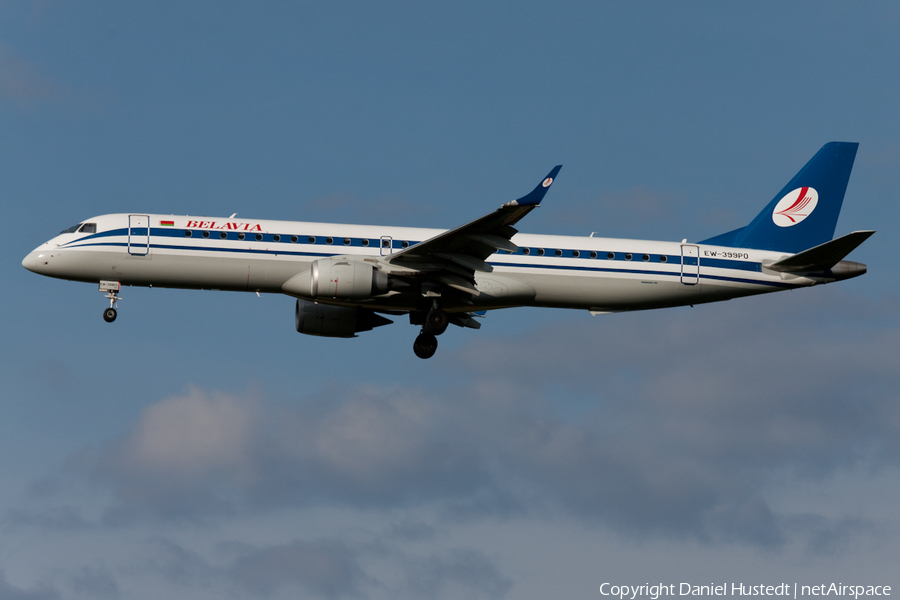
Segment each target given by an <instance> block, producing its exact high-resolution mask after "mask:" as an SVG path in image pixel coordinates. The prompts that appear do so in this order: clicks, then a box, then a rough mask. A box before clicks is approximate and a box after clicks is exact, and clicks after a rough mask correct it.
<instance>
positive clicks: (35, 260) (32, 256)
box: [22, 250, 48, 273]
mask: <svg viewBox="0 0 900 600" xmlns="http://www.w3.org/2000/svg"><path fill="white" fill-rule="evenodd" d="M47 257H48V254H47V252H46V251H43V250H34V251H32V252H29V253H28V256H26V257H25V258H23V259H22V266H23V267H25V268H26V269H28V270H29V271H31V272H32V273H42V272H43V269H44V268H45V267H46V266H47Z"/></svg>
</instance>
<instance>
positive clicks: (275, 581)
mask: <svg viewBox="0 0 900 600" xmlns="http://www.w3.org/2000/svg"><path fill="white" fill-rule="evenodd" d="M219 554H227V555H229V557H228V559H227V560H225V561H220V563H219V564H216V563H214V562H212V561H209V560H207V559H205V558H204V557H202V556H201V555H200V554H198V553H196V552H193V551H190V550H187V549H185V548H183V547H181V546H179V545H178V544H175V543H173V542H171V541H167V540H160V541H159V542H158V543H157V545H156V551H155V555H154V557H153V560H152V567H151V570H153V571H156V572H158V573H160V574H162V575H163V576H164V577H165V579H167V580H168V581H170V582H172V583H175V584H177V585H180V586H185V587H210V586H213V587H215V586H222V587H223V589H228V590H232V592H233V591H234V590H235V589H236V588H237V589H240V590H242V591H243V593H245V594H248V595H249V596H251V597H258V598H268V597H270V596H272V595H275V594H277V593H278V592H279V591H281V590H282V589H284V588H288V589H291V588H298V587H299V588H300V589H303V590H304V591H305V592H307V593H309V594H312V595H314V596H317V597H324V598H342V597H348V596H350V597H353V596H359V586H360V584H361V583H363V582H365V581H366V580H367V578H366V576H365V574H364V573H363V570H362V568H361V567H360V565H359V558H360V551H359V550H356V549H354V548H351V547H350V546H348V545H347V544H346V543H344V542H342V541H334V540H316V541H305V540H294V541H291V542H288V543H284V544H272V545H266V546H259V547H254V546H250V545H247V544H242V543H230V544H227V543H226V544H220V551H219ZM241 595H242V594H241Z"/></svg>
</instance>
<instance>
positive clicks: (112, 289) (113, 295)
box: [100, 281, 121, 323]
mask: <svg viewBox="0 0 900 600" xmlns="http://www.w3.org/2000/svg"><path fill="white" fill-rule="evenodd" d="M119 288H120V284H119V282H118V281H101V282H100V291H101V292H106V296H105V297H106V298H109V308H107V309H104V311H103V320H104V321H106V322H107V323H112V322H113V321H115V320H116V316H117V314H118V313H117V312H116V305H117V304H118V303H119V300H121V298H119Z"/></svg>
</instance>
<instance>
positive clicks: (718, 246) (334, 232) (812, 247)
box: [22, 142, 875, 358]
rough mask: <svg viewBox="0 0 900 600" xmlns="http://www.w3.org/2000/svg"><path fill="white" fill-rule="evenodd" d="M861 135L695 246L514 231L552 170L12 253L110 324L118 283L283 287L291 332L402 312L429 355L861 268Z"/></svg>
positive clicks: (82, 236) (330, 328)
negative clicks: (458, 343)
mask: <svg viewBox="0 0 900 600" xmlns="http://www.w3.org/2000/svg"><path fill="white" fill-rule="evenodd" d="M857 147H858V144H857V143H850V142H830V143H828V144H825V145H824V146H823V147H822V148H821V149H820V150H819V151H818V152H817V153H816V154H815V156H813V158H812V159H811V160H810V161H809V162H808V163H807V164H806V165H805V166H804V167H803V168H802V169H801V170H800V171H799V172H798V173H797V175H795V176H794V178H793V179H791V180H790V181H789V182H788V184H787V185H785V186H784V188H783V189H782V190H781V191H780V192H778V193H777V194H776V195H775V197H774V198H773V199H772V201H771V202H769V203H768V204H767V205H766V207H765V208H764V209H763V210H762V212H760V213H759V214H758V215H757V216H756V218H754V219H753V220H752V221H751V222H750V224H749V225H746V226H745V227H741V228H738V229H735V230H733V231H729V232H727V233H723V234H721V235H717V236H715V237H711V238H709V239H706V240H703V241H700V242H688V241H687V240H686V239H683V240H681V241H680V242H677V241H676V242H673V241H647V240H632V239H611V238H601V237H593V234H592V236H590V237H576V236H561V235H537V234H527V233H519V231H518V230H517V229H516V228H515V225H516V224H517V223H518V222H519V221H520V220H521V219H522V218H523V217H524V216H525V215H527V214H528V213H530V212H531V211H532V210H534V209H535V208H537V207H538V206H539V205H540V203H541V201H542V200H543V198H544V196H545V194H546V193H547V191H548V190H549V189H550V186H551V185H552V184H553V183H554V181H555V180H556V177H557V175H558V173H559V171H560V169H561V168H562V167H561V165H560V166H556V167H554V168H553V170H551V171H550V173H549V174H548V175H547V176H546V177H545V178H543V179H542V180H541V182H540V183H539V184H538V185H537V187H535V188H534V189H533V190H532V191H531V192H530V193H528V194H526V195H525V196H522V197H521V198H518V199H516V200H513V201H510V202H506V203H505V204H503V205H502V206H501V207H500V208H498V209H496V210H495V211H493V212H491V213H489V214H487V215H485V216H483V217H481V218H479V219H476V220H474V221H472V222H470V223H467V224H465V225H462V226H460V227H457V228H456V229H450V230H438V229H421V228H410V227H390V226H374V225H348V224H335V223H306V222H294V221H266V220H259V219H244V218H237V214H236V213H235V214H234V215H231V216H230V217H228V218H210V217H192V216H173V215H158V214H144V213H122V214H110V215H102V216H98V217H93V218H90V219H87V220H85V221H82V222H80V223H78V224H76V225H73V226H72V227H70V228H68V229H66V230H64V231H62V232H61V233H60V234H59V235H57V236H56V237H54V238H53V239H51V240H49V241H48V242H45V243H43V244H41V245H40V246H38V247H37V248H36V249H35V250H34V251H32V252H30V253H29V254H28V255H27V256H26V257H25V259H24V260H23V261H22V265H23V266H24V267H25V268H26V269H28V270H30V271H33V272H35V273H39V274H41V275H46V276H49V277H56V278H60V279H68V280H73V281H83V282H88V283H93V284H95V285H99V290H100V292H105V293H106V298H107V299H109V308H107V309H105V310H104V313H103V318H104V319H105V320H106V321H107V322H112V321H115V319H116V315H117V303H118V301H119V300H120V299H121V297H120V296H119V292H120V291H121V288H122V286H145V287H146V286H149V287H166V288H186V289H212V290H233V291H244V292H256V293H280V294H286V295H288V296H292V297H294V298H296V303H295V309H294V316H295V326H296V329H297V331H298V332H300V333H304V334H309V335H317V336H326V337H343V338H349V337H356V335H357V334H358V333H361V332H364V331H370V330H372V329H374V328H376V327H381V326H383V325H387V324H389V323H392V322H393V321H391V320H390V319H389V318H388V317H390V316H394V317H397V316H404V315H405V316H408V318H409V322H410V323H411V324H412V325H416V326H418V327H420V328H421V329H420V332H419V334H418V337H417V338H416V340H415V342H414V344H413V351H414V352H415V354H416V355H417V356H418V357H420V358H430V357H431V356H433V355H434V353H435V351H436V350H437V345H438V344H437V336H439V335H440V334H442V333H444V331H445V330H446V329H447V327H448V326H449V325H450V324H453V325H456V326H459V327H466V328H473V329H478V328H480V326H481V323H480V322H479V320H478V319H479V318H480V317H483V316H485V313H486V311H489V310H497V309H501V308H512V307H517V306H537V307H551V308H569V309H581V310H587V311H589V312H590V314H592V315H597V314H603V313H613V312H621V311H632V310H646V309H654V308H665V307H673V306H685V305H695V304H702V303H707V302H717V301H721V300H729V299H731V298H737V297H742V296H750V295H755V294H764V293H768V292H777V291H781V290H790V289H795V288H801V287H808V286H813V285H818V284H822V283H831V282H833V281H841V280H844V279H850V278H851V277H857V276H859V275H862V274H863V273H865V272H866V265H864V264H861V263H857V262H852V261H847V260H843V259H844V257H845V256H847V255H848V254H849V253H850V252H851V251H852V250H854V249H855V248H856V247H857V246H859V245H860V244H862V243H863V242H864V241H865V240H866V239H868V237H869V236H871V235H872V234H873V233H875V232H874V231H870V230H866V231H854V232H852V233H848V234H846V235H844V236H842V237H839V238H837V239H832V238H833V236H834V231H835V227H836V225H837V220H838V216H839V214H840V209H841V204H842V203H843V200H844V194H845V191H846V189H847V182H848V181H849V178H850V171H851V169H852V168H853V162H854V160H855V157H856V151H857Z"/></svg>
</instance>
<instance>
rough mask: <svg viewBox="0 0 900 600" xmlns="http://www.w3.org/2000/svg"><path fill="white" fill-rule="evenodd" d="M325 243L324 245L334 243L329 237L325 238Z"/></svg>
mask: <svg viewBox="0 0 900 600" xmlns="http://www.w3.org/2000/svg"><path fill="white" fill-rule="evenodd" d="M325 243H326V244H332V243H334V239H333V238H330V237H329V238H325Z"/></svg>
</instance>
